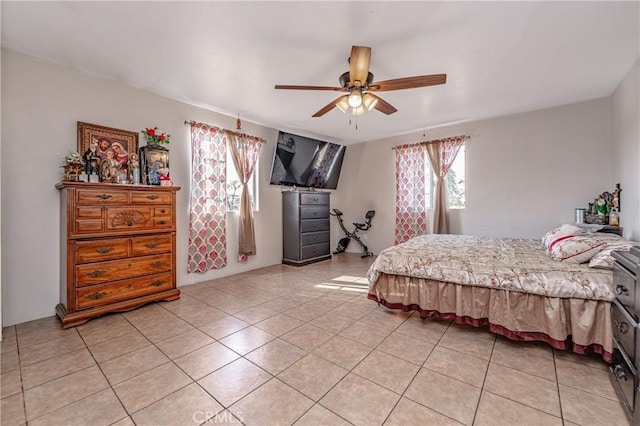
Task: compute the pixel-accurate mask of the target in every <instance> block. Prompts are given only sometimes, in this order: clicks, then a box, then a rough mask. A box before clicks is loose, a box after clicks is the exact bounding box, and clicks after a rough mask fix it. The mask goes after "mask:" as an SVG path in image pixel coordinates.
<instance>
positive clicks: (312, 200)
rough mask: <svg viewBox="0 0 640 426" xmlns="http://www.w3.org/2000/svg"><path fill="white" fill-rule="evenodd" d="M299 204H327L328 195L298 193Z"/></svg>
mask: <svg viewBox="0 0 640 426" xmlns="http://www.w3.org/2000/svg"><path fill="white" fill-rule="evenodd" d="M300 204H327V205H329V196H328V195H327V194H300Z"/></svg>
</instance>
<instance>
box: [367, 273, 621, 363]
mask: <svg viewBox="0 0 640 426" xmlns="http://www.w3.org/2000/svg"><path fill="white" fill-rule="evenodd" d="M368 297H369V299H371V300H375V301H376V302H378V303H380V304H382V305H384V306H386V307H387V308H390V309H401V310H403V311H418V312H419V313H420V316H421V317H423V318H441V319H445V320H453V321H455V322H456V323H461V324H469V325H472V326H475V327H480V326H484V325H488V327H489V330H490V331H491V332H493V333H496V334H500V335H502V336H505V337H507V338H509V339H512V340H524V341H544V342H547V343H548V344H550V345H551V346H553V347H554V348H556V349H561V350H572V351H573V352H576V353H579V354H583V355H585V354H592V353H597V354H600V355H601V356H602V358H603V359H604V360H605V361H607V362H611V361H612V360H613V329H612V326H611V314H610V311H611V302H607V301H604V300H586V299H567V298H557V297H546V296H542V295H538V294H529V293H520V292H515V291H508V290H501V289H492V288H487V287H475V286H468V285H460V284H455V283H449V282H442V281H434V280H428V279H423V278H412V277H406V276H399V275H391V274H384V273H381V274H380V276H379V278H378V280H377V281H376V282H375V283H374V284H373V285H372V286H371V287H370V289H369V294H368Z"/></svg>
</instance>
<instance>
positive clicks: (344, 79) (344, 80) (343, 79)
mask: <svg viewBox="0 0 640 426" xmlns="http://www.w3.org/2000/svg"><path fill="white" fill-rule="evenodd" d="M338 81H339V82H340V86H341V87H344V88H349V82H350V81H351V79H350V78H349V71H347V72H345V73H344V74H342V75H341V76H340V78H338ZM372 82H373V74H372V73H371V72H369V74H368V75H367V82H366V84H363V86H368V85H370V84H371V83H372Z"/></svg>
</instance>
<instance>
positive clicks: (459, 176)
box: [424, 145, 465, 209]
mask: <svg viewBox="0 0 640 426" xmlns="http://www.w3.org/2000/svg"><path fill="white" fill-rule="evenodd" d="M464 148H465V146H464V145H462V146H461V147H460V151H458V155H457V156H456V159H455V160H454V161H453V164H452V165H451V169H449V172H448V173H447V177H446V179H447V201H448V202H449V206H448V207H449V208H450V209H464V201H465V200H464V191H465V185H464V183H465V173H464V170H465V150H464ZM425 176H426V185H425V189H424V191H425V201H426V204H427V206H426V207H427V208H428V209H432V208H433V197H434V196H435V192H436V177H435V174H434V173H433V170H432V169H431V164H430V163H429V162H428V161H427V163H426V164H425Z"/></svg>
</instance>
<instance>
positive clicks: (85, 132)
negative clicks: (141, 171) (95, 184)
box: [78, 121, 138, 182]
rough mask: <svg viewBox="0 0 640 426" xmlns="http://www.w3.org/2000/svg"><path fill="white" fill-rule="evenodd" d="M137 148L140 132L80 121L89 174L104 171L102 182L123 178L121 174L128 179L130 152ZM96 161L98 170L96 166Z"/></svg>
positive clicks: (80, 147) (80, 143)
mask: <svg viewBox="0 0 640 426" xmlns="http://www.w3.org/2000/svg"><path fill="white" fill-rule="evenodd" d="M137 151H138V132H130V131H128V130H121V129H114V128H112V127H105V126H99V125H97V124H90V123H83V122H80V121H78V152H79V153H81V154H82V158H83V160H84V161H85V163H86V165H85V168H86V169H87V170H86V172H87V174H89V175H90V174H91V173H92V172H100V173H99V174H100V181H101V182H116V181H122V180H121V179H118V178H122V177H123V176H124V179H125V180H126V179H127V177H128V176H129V154H134V153H136V152H137ZM107 162H108V164H106V163H107ZM96 164H97V169H98V170H94V167H95V165H96ZM107 166H108V167H107Z"/></svg>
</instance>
